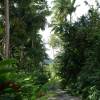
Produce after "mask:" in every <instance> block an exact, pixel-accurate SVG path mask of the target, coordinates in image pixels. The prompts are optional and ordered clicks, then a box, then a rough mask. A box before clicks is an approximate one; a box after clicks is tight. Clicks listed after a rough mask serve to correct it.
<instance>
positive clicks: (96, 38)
mask: <svg viewBox="0 0 100 100" xmlns="http://www.w3.org/2000/svg"><path fill="white" fill-rule="evenodd" d="M55 1H56V2H55V6H56V10H55V11H56V12H60V11H61V15H59V13H55V12H54V14H55V16H57V14H58V17H59V18H57V17H55V16H54V20H53V23H52V24H53V31H54V34H56V35H57V36H58V37H59V38H60V39H61V40H62V44H63V45H62V48H61V50H60V52H59V54H58V56H57V57H56V58H55V66H58V73H57V74H58V75H59V77H60V79H61V86H62V88H63V89H67V90H69V91H70V92H71V93H73V94H79V95H81V96H82V97H83V100H99V99H100V86H99V84H100V77H99V76H100V61H99V60H100V57H99V55H100V28H99V27H100V12H99V7H98V2H97V7H96V8H93V6H90V9H89V11H88V14H87V15H84V16H81V18H80V19H78V20H77V21H76V22H72V19H70V21H69V20H67V16H68V15H69V14H70V13H66V16H62V14H65V12H67V10H69V9H68V7H69V6H68V7H67V6H66V9H64V7H65V6H64V5H63V4H62V3H64V2H65V1H66V2H67V1H68V0H65V1H64V0H59V1H57V0H55ZM62 1H63V2H62ZM69 1H71V0H69ZM66 2H65V3H66ZM73 2H74V0H73ZM58 4H59V6H60V7H58V6H57V5H58ZM73 6H74V5H73ZM62 8H63V9H62ZM71 13H73V10H72V12H71ZM60 17H61V18H60ZM70 18H71V17H70Z"/></svg>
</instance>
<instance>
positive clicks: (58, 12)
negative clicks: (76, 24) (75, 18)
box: [53, 0, 76, 23]
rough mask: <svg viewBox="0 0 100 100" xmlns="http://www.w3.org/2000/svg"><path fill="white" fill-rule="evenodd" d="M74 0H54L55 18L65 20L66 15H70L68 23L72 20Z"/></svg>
mask: <svg viewBox="0 0 100 100" xmlns="http://www.w3.org/2000/svg"><path fill="white" fill-rule="evenodd" d="M75 1H76V0H54V7H53V10H54V13H55V17H56V20H58V21H62V22H65V21H66V20H67V16H68V15H70V23H71V20H72V13H73V12H74V11H75V9H76V7H74V5H75Z"/></svg>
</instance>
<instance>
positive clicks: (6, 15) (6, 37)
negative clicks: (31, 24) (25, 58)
mask: <svg viewBox="0 0 100 100" xmlns="http://www.w3.org/2000/svg"><path fill="white" fill-rule="evenodd" d="M9 29H10V24H9V0H5V33H6V35H5V47H4V52H5V57H6V58H9V55H10V49H9V47H10V31H9Z"/></svg>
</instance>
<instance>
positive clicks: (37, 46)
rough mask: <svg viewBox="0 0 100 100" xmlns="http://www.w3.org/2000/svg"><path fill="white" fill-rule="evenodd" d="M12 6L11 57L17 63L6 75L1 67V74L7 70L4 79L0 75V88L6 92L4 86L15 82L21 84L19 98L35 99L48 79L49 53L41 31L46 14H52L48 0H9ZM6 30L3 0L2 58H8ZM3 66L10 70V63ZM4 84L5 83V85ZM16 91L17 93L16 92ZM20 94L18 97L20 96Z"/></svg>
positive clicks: (0, 2)
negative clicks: (6, 54)
mask: <svg viewBox="0 0 100 100" xmlns="http://www.w3.org/2000/svg"><path fill="white" fill-rule="evenodd" d="M9 9H10V12H9V15H10V50H9V52H10V57H9V58H13V59H16V64H15V67H14V72H9V74H7V78H6V73H5V70H2V71H1V70H0V74H1V72H2V73H4V75H3V76H4V77H5V78H3V81H2V77H1V75H0V81H2V82H1V84H0V88H2V87H4V88H3V89H1V90H0V93H1V94H3V95H4V94H5V93H4V92H3V90H4V91H5V90H6V89H9V88H10V89H12V87H13V85H14V86H15V85H16V87H17V85H18V86H20V91H19V92H18V94H19V95H20V96H17V97H20V98H18V100H21V99H22V100H24V99H27V100H29V99H30V100H31V99H32V100H35V97H36V96H37V95H36V94H35V93H38V91H40V88H41V87H42V86H43V85H44V84H45V83H46V82H47V81H48V74H46V73H45V69H44V65H45V62H44V60H45V59H47V58H48V57H47V54H46V53H45V47H44V44H43V42H42V36H41V35H40V34H39V31H40V30H44V28H45V24H46V16H48V15H49V10H48V6H47V2H46V1H45V0H10V1H9ZM5 34H6V33H5V1H4V0H0V61H2V60H4V59H5V54H4V49H5V41H6V39H5V36H6V35H5ZM4 66H5V67H7V68H6V70H8V71H10V69H9V68H10V65H9V63H8V64H7V65H4ZM0 67H1V65H0ZM7 73H8V72H7ZM11 83H12V84H11ZM4 84H6V85H5V86H6V87H5V86H4ZM9 85H12V86H9ZM7 86H8V87H7ZM11 91H12V90H11ZM7 93H10V92H9V91H8V92H7ZM5 95H6V94H5ZM14 95H17V92H15V94H14ZM42 95H43V93H41V94H40V96H42ZM11 96H12V95H11ZM17 97H15V98H16V99H17ZM1 98H2V97H1ZM7 98H9V97H8V96H4V99H3V100H6V99H7ZM7 100H8V99H7ZM14 100H15V99H14Z"/></svg>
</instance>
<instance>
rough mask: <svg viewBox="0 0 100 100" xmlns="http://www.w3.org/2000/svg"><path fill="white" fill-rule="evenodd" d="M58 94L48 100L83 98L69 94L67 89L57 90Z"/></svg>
mask: <svg viewBox="0 0 100 100" xmlns="http://www.w3.org/2000/svg"><path fill="white" fill-rule="evenodd" d="M56 94H57V96H55V97H50V98H48V100H81V99H80V98H77V97H73V96H69V95H68V94H66V92H65V91H61V90H57V91H56Z"/></svg>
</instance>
